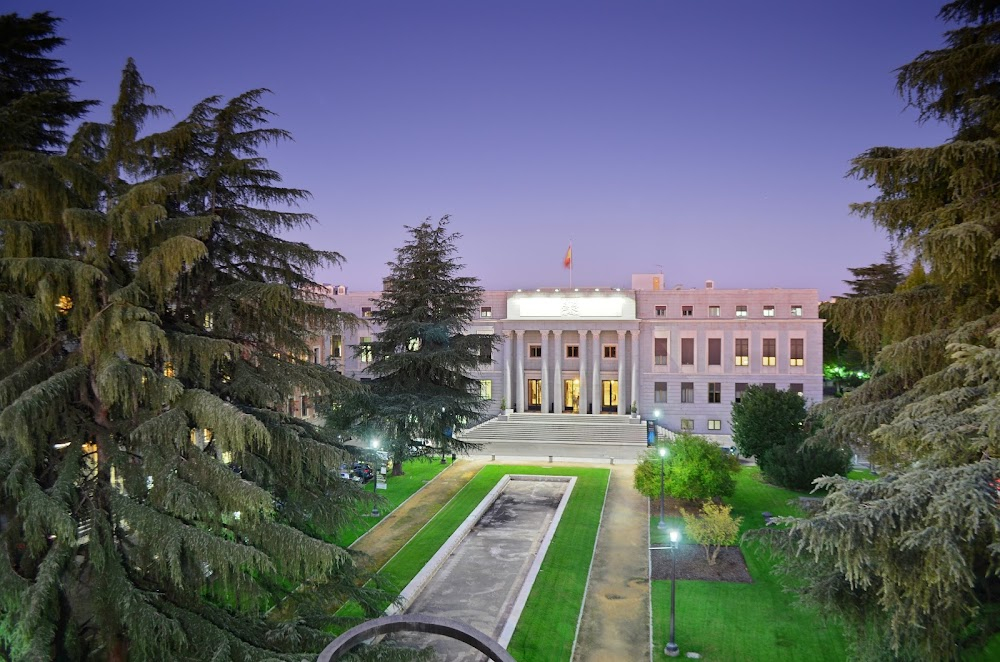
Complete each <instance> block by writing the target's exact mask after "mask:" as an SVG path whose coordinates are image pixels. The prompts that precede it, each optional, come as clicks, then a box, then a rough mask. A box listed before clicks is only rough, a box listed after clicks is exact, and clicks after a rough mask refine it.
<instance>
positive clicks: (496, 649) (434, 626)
mask: <svg viewBox="0 0 1000 662" xmlns="http://www.w3.org/2000/svg"><path fill="white" fill-rule="evenodd" d="M393 632H426V633H428V634H440V635H444V636H445V637H450V638H451V639H456V640H458V641H461V642H463V643H466V644H468V645H470V646H472V647H473V648H475V649H476V650H477V651H479V652H480V653H483V654H485V655H487V656H488V657H489V658H490V659H491V660H494V662H516V660H514V658H513V657H511V654H510V653H508V652H507V650H506V649H505V648H504V647H503V646H501V645H500V644H499V643H498V642H497V641H496V640H495V639H493V638H492V637H489V636H487V635H485V634H483V633H482V632H480V631H479V630H477V629H476V628H474V627H472V626H470V625H466V624H465V623H462V622H461V621H456V620H454V619H452V618H441V617H439V616H429V615H427V614H397V615H395V616H383V617H382V618H376V619H374V620H371V621H365V622H364V623H362V624H361V625H355V626H354V627H353V628H351V629H350V630H348V631H347V632H345V633H344V634H342V635H340V636H339V637H337V638H336V639H334V640H333V641H332V642H330V645H329V646H327V647H326V648H324V649H323V652H322V653H320V654H319V657H318V658H317V661H316V662H334V661H335V660H339V659H340V658H341V657H343V656H344V655H345V654H346V653H347V652H348V651H350V650H351V649H352V648H354V647H355V646H357V645H358V644H360V643H361V642H362V641H366V640H368V639H371V638H372V637H377V636H379V635H381V634H391V633H393Z"/></svg>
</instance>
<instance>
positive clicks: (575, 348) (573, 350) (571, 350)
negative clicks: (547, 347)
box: [539, 345, 580, 359]
mask: <svg viewBox="0 0 1000 662" xmlns="http://www.w3.org/2000/svg"><path fill="white" fill-rule="evenodd" d="M539 356H541V354H539ZM566 358H567V359H578V358H580V346H579V345H566Z"/></svg>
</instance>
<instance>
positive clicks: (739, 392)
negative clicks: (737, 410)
mask: <svg viewBox="0 0 1000 662" xmlns="http://www.w3.org/2000/svg"><path fill="white" fill-rule="evenodd" d="M746 390H747V385H746V384H745V383H741V382H736V397H735V398H733V400H734V401H735V402H739V401H740V400H742V399H743V394H744V393H746Z"/></svg>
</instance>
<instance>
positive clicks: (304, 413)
mask: <svg viewBox="0 0 1000 662" xmlns="http://www.w3.org/2000/svg"><path fill="white" fill-rule="evenodd" d="M307 416H309V396H307V395H303V396H302V418H306V417H307Z"/></svg>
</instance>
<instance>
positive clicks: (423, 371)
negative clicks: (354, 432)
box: [339, 216, 497, 475]
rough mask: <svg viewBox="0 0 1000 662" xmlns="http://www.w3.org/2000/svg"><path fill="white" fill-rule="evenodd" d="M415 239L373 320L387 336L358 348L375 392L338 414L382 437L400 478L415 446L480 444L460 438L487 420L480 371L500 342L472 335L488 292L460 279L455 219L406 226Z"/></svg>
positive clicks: (399, 257)
mask: <svg viewBox="0 0 1000 662" xmlns="http://www.w3.org/2000/svg"><path fill="white" fill-rule="evenodd" d="M407 230H408V231H409V233H410V239H409V241H407V242H406V243H405V244H404V245H403V246H402V247H401V248H398V249H396V260H395V261H394V262H390V263H389V267H390V272H389V277H388V278H387V279H386V281H385V287H384V288H383V291H382V296H381V298H378V299H373V300H372V303H373V304H374V305H373V310H372V317H371V320H372V322H373V323H374V324H376V325H379V326H380V327H381V330H380V331H378V332H377V333H376V335H375V339H374V341H373V342H372V343H371V344H370V345H366V346H359V347H357V348H355V351H356V353H357V354H358V355H365V356H367V357H368V358H370V359H371V365H369V366H368V372H369V373H370V374H371V375H372V376H373V379H372V381H371V382H369V384H368V386H369V388H368V391H367V393H366V394H364V395H363V396H361V397H358V398H355V399H353V400H352V401H350V402H345V403H342V405H341V406H340V407H339V410H340V412H341V413H342V414H346V416H347V419H348V420H347V424H348V425H351V426H353V427H354V428H355V429H359V428H367V429H369V430H372V431H373V433H374V431H378V432H379V433H381V435H382V436H383V437H384V438H386V440H387V443H388V444H389V450H390V452H391V454H392V457H393V473H394V474H396V475H399V474H402V467H403V461H404V460H405V459H407V457H409V450H408V449H409V448H410V446H411V445H412V444H414V442H415V440H428V441H432V442H434V443H435V444H438V445H440V447H441V448H442V453H443V452H444V449H446V448H448V449H451V450H453V451H466V450H468V449H470V448H474V447H475V446H474V445H473V444H469V443H467V442H462V441H460V440H459V439H457V438H456V437H457V432H458V431H459V430H460V429H461V428H463V427H464V426H465V425H467V424H469V423H474V422H476V421H477V420H478V418H479V417H481V416H482V414H483V411H484V410H485V408H486V406H487V403H486V402H485V401H484V400H483V399H482V397H481V395H480V383H479V380H477V379H475V378H473V377H472V373H473V371H475V370H477V369H479V368H482V367H484V366H488V365H489V364H490V362H491V361H492V359H491V358H490V356H491V352H492V350H493V347H494V346H495V345H496V342H497V337H496V336H491V335H477V334H470V333H468V331H469V326H470V324H471V323H472V321H473V319H475V318H476V316H477V315H478V314H479V304H480V301H481V297H482V288H481V287H479V284H478V281H477V279H476V278H474V277H472V276H462V275H459V272H460V271H461V269H462V267H463V265H462V264H461V263H459V261H458V259H457V257H456V255H455V254H456V252H457V250H458V248H457V246H456V245H455V243H456V241H457V240H458V239H459V238H460V237H461V235H459V234H458V233H455V232H450V231H449V229H448V217H447V216H445V217H443V218H442V219H440V220H439V221H438V222H437V223H436V224H435V223H432V222H431V221H430V219H427V220H425V221H424V222H423V223H421V224H420V225H418V226H417V227H407Z"/></svg>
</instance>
